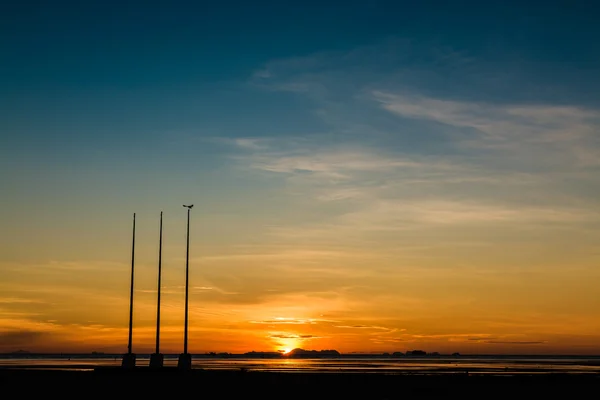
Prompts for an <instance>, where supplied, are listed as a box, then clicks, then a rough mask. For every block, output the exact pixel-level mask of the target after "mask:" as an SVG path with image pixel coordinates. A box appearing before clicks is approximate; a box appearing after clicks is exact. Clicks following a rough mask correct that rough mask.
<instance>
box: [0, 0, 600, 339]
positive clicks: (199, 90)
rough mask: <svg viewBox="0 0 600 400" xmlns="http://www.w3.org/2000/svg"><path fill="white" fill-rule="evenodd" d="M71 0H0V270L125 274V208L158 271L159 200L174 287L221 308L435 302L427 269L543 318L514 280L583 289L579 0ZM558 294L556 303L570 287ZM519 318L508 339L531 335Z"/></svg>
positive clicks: (598, 114)
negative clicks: (290, 302) (183, 273)
mask: <svg viewBox="0 0 600 400" xmlns="http://www.w3.org/2000/svg"><path fill="white" fill-rule="evenodd" d="M84 3H85V4H80V2H61V1H57V2H29V1H21V2H14V4H11V5H3V6H2V11H1V13H0V14H1V15H2V16H1V17H0V18H1V21H2V23H1V24H0V51H1V53H0V54H2V60H3V61H2V62H1V63H0V88H1V89H0V107H1V109H2V110H3V112H2V115H1V116H0V134H1V135H2V136H1V139H2V141H1V143H2V146H0V166H1V171H0V184H1V186H2V187H3V188H4V189H5V190H3V195H2V197H1V202H2V204H1V206H2V207H1V208H0V218H1V219H2V221H3V229H2V231H1V232H0V234H1V238H2V241H1V243H2V245H1V246H2V247H1V250H2V252H1V254H2V260H0V261H1V262H2V263H3V264H2V265H3V267H1V268H3V269H5V271H15V270H16V269H15V268H17V267H15V265H21V266H29V267H31V268H33V269H34V270H35V268H37V267H39V266H40V265H42V266H43V265H48V266H49V267H48V271H53V268H55V266H56V263H61V262H64V263H70V264H68V265H69V267H68V268H72V266H73V265H76V266H81V265H82V264H81V263H84V264H85V265H86V268H85V270H86V271H87V270H88V269H91V270H92V271H95V272H92V273H91V275H90V279H91V281H90V282H92V281H93V277H94V276H98V275H94V273H96V274H101V272H100V271H101V270H102V268H104V267H105V266H106V263H110V262H113V263H124V265H126V264H127V258H128V257H129V246H130V243H129V234H130V231H129V228H130V219H131V214H132V213H133V212H137V213H138V221H139V222H138V227H139V229H140V233H139V234H140V235H141V237H140V240H139V246H141V247H140V263H141V264H142V265H145V266H146V267H145V268H147V270H145V271H146V272H148V271H153V268H154V264H155V247H156V243H155V238H156V228H157V218H158V213H159V212H160V211H161V210H163V211H164V212H165V219H166V230H167V232H168V233H169V235H168V236H167V238H166V246H167V250H166V253H165V254H166V257H167V264H168V263H171V264H177V263H181V256H182V248H183V247H182V246H183V244H184V241H183V240H184V237H183V234H184V232H185V231H184V225H183V224H184V222H185V210H183V209H182V208H181V204H184V203H185V204H186V203H195V204H196V205H197V206H196V208H194V210H193V221H194V226H193V227H192V233H193V237H194V238H196V240H194V241H193V249H194V250H193V251H192V254H195V262H196V263H197V264H199V265H200V266H201V268H200V270H199V272H197V274H198V275H197V277H196V279H198V280H200V281H202V283H201V284H198V286H199V287H200V286H201V285H202V287H207V288H208V287H210V288H218V289H219V291H218V293H217V294H215V296H216V297H214V298H210V300H211V301H214V302H216V303H218V304H219V305H220V306H223V307H225V305H227V304H229V303H228V300H227V293H229V294H231V293H236V295H235V296H233V295H232V296H233V297H235V299H234V300H232V301H233V303H235V302H238V301H239V302H240V303H244V304H245V303H248V302H250V303H252V302H256V303H260V304H263V303H264V304H263V305H264V306H265V307H266V309H269V307H271V308H273V307H274V308H273V309H277V304H284V303H285V301H283V300H281V299H279V300H281V301H283V303H281V302H280V303H278V302H277V301H279V300H277V298H275V299H273V298H272V295H271V294H270V293H273V291H274V290H275V292H277V293H280V292H281V293H282V294H281V295H282V296H283V295H284V294H285V295H288V296H291V295H292V294H298V293H309V292H310V290H312V289H314V288H315V287H317V288H319V290H321V289H323V287H325V286H327V287H329V286H331V293H333V295H334V296H338V297H339V298H340V299H344V300H347V301H349V302H350V304H354V303H352V301H358V300H357V299H359V298H361V296H365V295H370V294H371V293H372V292H373V291H375V292H381V293H383V294H389V295H390V296H391V297H393V295H392V293H396V292H397V291H398V290H399V288H402V283H397V284H395V285H396V286H394V285H392V284H389V282H388V279H387V277H390V276H396V275H398V276H401V277H404V278H403V279H405V278H406V274H411V273H415V274H416V276H419V277H421V278H422V279H423V282H424V283H423V282H421V283H422V284H423V285H426V283H427V280H431V279H433V281H432V282H430V283H431V284H432V285H433V286H434V287H437V288H438V289H439V290H440V293H450V292H451V290H450V289H449V287H446V286H444V285H446V284H445V283H442V281H440V282H438V281H436V278H435V277H439V279H442V278H444V279H446V278H447V279H448V280H447V281H445V282H460V281H465V282H471V280H472V279H475V280H478V279H480V278H481V277H485V279H488V278H489V277H493V279H492V278H490V280H489V281H487V280H486V281H485V282H484V283H482V282H481V281H477V282H478V284H479V285H481V286H479V289H477V290H475V291H474V292H473V293H472V295H473V299H475V300H473V301H480V300H481V297H482V296H483V297H485V296H486V295H485V294H484V292H485V290H486V288H487V289H489V292H490V293H491V292H494V290H497V291H498V292H502V291H503V293H504V292H506V290H507V287H504V286H502V285H504V284H506V285H508V283H507V282H512V283H515V282H516V283H518V285H517V287H518V288H519V289H514V290H516V291H517V292H518V293H517V294H516V297H515V298H519V296H526V294H527V293H529V295H530V297H531V296H533V298H536V297H535V295H534V294H535V293H538V295H539V297H538V298H539V303H535V301H534V302H533V303H532V305H531V307H532V310H534V311H535V312H538V313H541V315H543V316H549V315H550V314H552V313H554V314H556V313H557V312H559V311H560V310H559V309H560V308H561V307H563V306H561V304H560V303H558V302H555V300H552V299H550V300H549V298H548V296H547V295H544V294H543V293H544V290H546V289H548V288H547V287H546V288H544V287H538V288H537V289H532V288H531V287H524V286H519V285H520V284H521V283H520V282H522V280H523V279H530V278H531V277H532V276H535V277H536V279H538V280H541V281H544V279H546V280H545V281H544V282H559V281H560V280H565V279H566V280H567V281H568V278H566V276H578V277H579V278H580V279H583V280H587V281H588V282H590V281H593V279H595V278H596V277H597V273H596V272H594V270H593V268H592V267H593V266H594V265H597V262H598V261H600V259H599V258H598V257H599V254H598V251H597V249H596V248H595V247H594V246H595V245H594V243H597V239H598V233H597V226H598V225H597V224H598V222H600V215H599V213H598V210H600V207H598V206H599V204H598V200H597V199H598V195H599V194H600V187H599V185H598V178H597V177H598V172H599V168H600V137H599V134H598V132H599V126H600V98H599V97H598V93H600V78H599V76H600V75H599V74H598V71H599V70H600V51H598V49H597V46H596V41H597V38H598V37H600V28H598V24H596V23H595V22H596V21H595V19H596V16H597V15H598V12H599V11H600V10H599V9H598V6H597V5H593V4H592V2H583V1H572V2H558V1H550V2H543V3H542V2H510V1H503V2H495V1H491V2H485V3H482V2H454V3H450V2H441V1H440V2H434V1H424V2H418V3H413V2H401V1H395V2H394V1H369V2H365V1H347V2H343V3H342V2H310V1H306V2H275V1H271V2H267V1H256V2H241V1H237V2H234V1H219V2H177V1H171V2H148V1H146V2H127V1H125V2H111V1H103V2H95V1H88V2H84ZM32 249H35V250H32ZM373 252H374V253H373ZM349 255H351V260H347V257H348V256H349ZM490 255H493V256H494V257H491V258H490V257H489V256H490ZM72 263H74V264H72ZM248 265H253V266H254V269H253V273H250V272H248V270H246V269H245V268H246V266H248ZM365 265H369V266H371V267H370V268H371V270H370V272H369V273H367V275H364V272H360V271H361V269H362V268H364V267H365ZM35 266H37V267H35ZM65 268H66V267H65ZM73 268H75V267H73ZM143 268H144V267H143ZM307 268H308V269H307ZM569 268H575V269H576V272H573V271H571V270H570V269H569ZM548 270H550V271H552V272H551V273H550V272H547V271H548ZM57 271H58V270H57ZM344 271H345V272H344ZM431 271H438V272H439V274H437V273H434V275H432V272H431ZM507 271H511V272H510V274H513V275H510V274H509V277H508V278H507V277H506V276H505V275H504V274H506V273H507ZM544 271H546V272H544ZM48 273H51V272H48ZM544 273H548V274H550V275H547V276H546V275H543V274H544ZM119 274H120V273H117V272H115V271H113V275H114V277H115V280H116V281H115V282H117V281H118V282H119V285H124V284H125V283H127V282H125V280H126V279H124V277H126V276H127V271H126V269H124V271H123V275H119ZM150 274H151V273H150ZM419 274H422V275H419ZM436 274H437V275H436ZM113 275H111V276H113ZM52 276H54V277H55V278H53V279H57V278H56V276H55V275H52ZM145 276H151V275H148V274H146V275H145ZM176 276H177V275H174V276H173V280H174V281H175V280H176ZM117 277H119V278H118V280H117ZM289 277H293V278H294V279H293V280H294V281H293V283H290V282H288V281H286V279H287V278H289ZM319 277H322V279H321V278H319ZM524 277H527V278H524ZM11 279H12V280H9V281H8V282H9V283H8V284H7V285H9V286H10V287H11V288H13V289H11V290H13V291H14V296H15V297H19V296H22V293H21V294H19V293H20V292H18V290H17V289H14V288H16V287H18V286H19V285H18V283H19V282H21V279H23V277H21V276H19V275H11ZM40 279H42V278H40ZM48 279H49V281H52V279H50V278H48ZM144 279H145V280H144ZM244 279H245V281H244ZM415 279H416V278H415ZM481 279H483V278H481ZM495 279H496V280H495ZM167 281H168V278H167ZM242 281H244V282H246V284H247V285H248V286H247V287H248V289H247V292H244V291H243V290H241V289H240V285H242V283H241V282H242ZM261 282H262V283H261ZM333 282H335V283H333ZM358 282H362V283H364V284H365V285H367V286H366V288H365V287H362V286H361V285H360V284H359V283H358ZM365 282H366V283H365ZM405 282H406V281H405ZM491 282H495V283H493V284H492V283H491ZM499 282H500V283H499ZM367 283H368V284H367ZM152 284H153V280H152V278H151V277H146V278H142V285H145V286H143V288H145V290H146V289H147V290H151V289H152ZM330 284H331V285H330ZM486 284H487V285H491V286H489V287H488V286H486ZM90 285H91V283H90ZM397 285H400V286H397ZM436 285H438V286H436ZM494 285H496V286H494ZM498 285H499V286H498ZM577 285H578V284H575V283H572V284H571V286H569V285H567V286H566V287H565V288H563V289H561V290H563V291H564V293H563V295H564V296H567V293H571V294H572V293H575V292H578V291H579V293H587V292H586V290H591V288H587V287H585V288H582V287H579V286H577ZM492 286H493V287H492ZM91 287H93V285H92V286H91ZM123 287H124V286H123ZM356 287H362V289H356V290H357V292H353V290H354V289H352V288H356ZM415 287H419V285H418V284H417V285H416V286H415ZM117 288H119V289H120V288H121V286H118V287H117ZM274 288H276V289H274ZM311 288H312V289H311ZM349 288H350V289H349ZM234 289H235V290H234ZM501 289H502V290H501ZM555 289H556V288H554V289H553V290H555ZM7 290H8V289H7ZM94 290H99V291H100V292H102V290H105V289H101V288H98V287H96V288H95V289H94ZM140 290H141V289H140ZM215 290H216V289H215ZM323 290H325V289H323ZM511 290H512V289H511ZM519 290H521V292H519ZM535 290H538V292H536V291H535ZM508 292H510V290H509V291H508ZM117 293H121V292H117ZM177 293H178V292H177ZM532 293H534V294H532ZM590 293H591V292H590ZM122 294H125V295H126V292H125V291H123V293H122ZM120 295H121V294H116V296H120ZM513 295H514V293H513ZM203 296H204V295H203ZM207 296H208V295H207ZM236 296H237V297H236ZM414 296H416V297H415V298H413V299H404V300H406V301H407V302H408V303H410V304H415V303H414V301H416V300H415V299H420V300H419V301H424V302H428V301H433V302H434V303H435V301H446V300H443V299H440V298H437V297H436V296H438V295H436V296H434V297H435V299H433V298H423V297H422V296H423V295H420V294H414ZM420 296H421V297H420ZM209 297H210V296H209ZM238 297H239V298H238ZM265 298H268V299H270V300H269V301H266V300H264V299H265ZM523 298H525V297H523ZM203 299H204V297H203ZM577 299H579V300H581V301H580V302H578V301H579V300H577ZM577 299H575V300H572V301H571V302H567V303H568V304H569V306H570V307H572V309H573V310H584V311H585V310H588V309H587V308H586V307H587V305H589V302H585V301H584V300H583V299H581V298H577ZM488 300H489V299H488ZM542 300H546V301H548V303H544V302H543V301H542ZM395 301H397V302H400V303H402V299H396V300H395ZM457 301H458V300H457ZM511 301H512V300H510V299H509V298H508V297H506V298H504V297H502V296H500V297H499V298H496V299H494V300H489V302H491V303H493V304H491V303H486V302H485V301H484V302H483V304H487V305H489V306H490V307H491V308H490V310H497V311H498V310H502V312H500V311H498V313H499V314H498V315H500V314H502V313H503V312H505V311H506V310H508V309H510V308H511V307H513V306H514V304H513V303H511ZM261 302H263V303H261ZM411 302H412V303H411ZM400 303H399V304H400ZM408 303H407V304H408ZM450 303H451V302H450ZM18 304H21V303H18ZM336 304H337V303H336ZM344 304H346V303H344ZM375 304H378V306H380V307H381V309H382V310H388V308H386V306H385V305H384V304H385V303H381V304H379V303H373V304H371V305H370V306H365V307H367V308H368V307H375ZM586 304H587V305H586ZM346 305H347V304H346ZM332 307H333V306H332ZM348 307H350V306H348ZM494 307H495V308H494ZM536 307H537V308H536ZM552 307H554V308H552ZM342 308H343V307H342ZM359 308H360V307H359ZM392 308H393V307H392ZM392 308H389V310H390V311H389V312H390V313H391V312H392V311H391V310H392ZM13 311H14V310H13ZM313 311H314V310H313ZM471 311H472V312H473V313H475V314H477V312H479V311H478V310H477V309H473V310H471ZM584 311H581V312H582V313H583V314H582V315H584V316H585V317H586V318H587V317H588V316H590V315H591V314H590V311H589V310H588V311H585V312H584ZM11 312H12V311H11ZM315 312H316V311H315ZM364 312H365V313H366V312H367V311H364ZM532 312H533V311H532ZM307 313H308V311H307ZM524 313H526V312H525V311H524ZM308 314H310V313H308ZM308 314H306V315H304V317H309V315H308ZM69 315H70V314H69ZM502 315H504V314H502ZM523 315H525V314H523ZM271 317H272V316H271ZM521 317H522V319H518V323H525V322H524V321H527V320H528V317H523V316H521ZM521 317H519V318H521ZM32 318H35V317H32ZM252 318H256V316H252ZM265 318H266V317H265ZM356 318H358V317H356ZM382 318H383V317H382ZM386 318H387V317H386ZM515 318H516V317H515ZM565 318H566V317H565ZM582 318H583V317H582ZM67 319H68V318H67ZM53 320H54V319H53ZM577 321H579V322H581V321H587V319H585V318H583V319H581V320H577ZM104 322H105V323H106V324H108V323H109V322H107V321H104ZM513 322H514V321H513ZM571 322H572V323H573V324H575V325H574V326H579V325H577V323H576V322H573V321H571ZM111 323H113V322H111ZM356 323H361V322H360V321H358V322H356ZM395 323H397V324H400V322H398V321H396V322H395ZM514 323H515V324H517V325H518V323H517V322H514ZM581 323H582V324H583V322H581ZM400 325H401V324H400ZM400 325H397V326H396V328H393V329H401V328H400ZM423 326H429V325H427V324H425V325H423ZM515 326H516V325H515ZM582 326H583V325H582ZM589 326H592V325H589ZM479 327H480V328H481V329H483V330H485V329H487V328H486V327H485V326H484V325H481V326H479ZM542 328H543V327H541V325H540V326H535V327H533V328H531V329H533V330H532V331H533V332H534V334H532V335H533V336H532V337H530V338H527V339H526V340H525V339H523V340H522V342H523V343H525V342H532V341H534V342H535V341H536V340H538V339H539V341H540V343H542V342H543V343H546V340H549V341H550V342H552V340H554V339H552V338H551V339H547V338H545V336H544V337H543V338H542V339H540V337H542V336H543V332H545V331H544V330H543V329H542ZM391 329H392V328H391ZM478 329H479V328H478ZM536 329H538V330H536ZM548 329H549V331H552V332H554V333H556V332H559V330H558V328H556V327H555V326H552V327H550V328H548ZM586 329H591V328H589V327H588V328H585V327H582V328H581V329H580V330H579V331H574V333H573V332H570V333H569V334H571V335H584V336H585V335H587V334H588V333H586V332H587V331H586ZM535 332H538V333H539V335H538V336H535V335H536V333H535ZM429 333H430V334H432V335H434V333H431V332H429ZM479 333H481V331H479ZM440 334H441V333H438V335H440ZM445 334H446V333H444V335H445ZM468 334H469V333H468V332H467V333H464V332H462V333H460V332H459V333H457V335H458V336H457V337H467V336H468ZM501 334H502V335H505V336H506V338H507V339H506V341H507V342H513V343H519V340H521V339H519V338H518V337H517V338H514V337H512V336H511V335H513V334H512V333H511V332H509V331H503V332H501ZM557 334H558V333H557ZM277 335H278V334H275V335H274V337H277ZM421 335H423V333H421ZM460 335H463V336H460ZM490 335H491V334H490ZM434 336H435V335H434ZM434 336H431V337H434ZM415 337H417V336H415ZM435 337H436V338H439V337H442V336H435ZM444 337H445V336H444ZM490 337H491V336H490ZM570 337H575V336H570ZM594 338H596V339H593V340H592V342H593V343H595V344H594V345H597V344H598V343H600V338H597V337H596V336H594ZM380 339H381V338H380ZM381 340H383V341H382V342H377V343H376V344H378V345H382V343H383V344H385V343H388V342H385V340H384V339H381ZM403 340H404V339H403ZM590 340H591V339H590ZM594 340H597V342H594ZM592 342H590V343H592ZM348 343H354V342H352V341H350V342H348ZM552 343H554V342H552ZM556 343H558V342H556ZM556 343H554V344H555V345H556V346H558V344H556ZM561 343H563V342H561ZM586 343H587V342H586ZM355 345H356V344H355V343H354V344H352V345H351V346H355ZM561 345H562V344H561ZM349 346H350V345H349ZM351 346H350V347H351ZM590 346H591V344H590ZM350 347H349V348H350ZM555 348H558V347H555Z"/></svg>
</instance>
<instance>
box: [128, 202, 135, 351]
mask: <svg viewBox="0 0 600 400" xmlns="http://www.w3.org/2000/svg"><path fill="white" fill-rule="evenodd" d="M134 265H135V213H133V240H132V245H131V288H130V291H129V342H128V344H127V352H128V353H129V354H131V341H132V333H133V277H134V274H133V269H134Z"/></svg>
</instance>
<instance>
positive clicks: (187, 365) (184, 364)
mask: <svg viewBox="0 0 600 400" xmlns="http://www.w3.org/2000/svg"><path fill="white" fill-rule="evenodd" d="M183 206H184V207H187V209H188V211H187V246H186V249H185V323H184V327H183V353H182V354H180V355H179V361H178V362H177V366H178V367H179V368H181V369H183V370H190V369H191V368H192V355H191V354H189V353H188V293H189V288H190V284H189V283H190V211H191V210H192V207H194V205H193V204H191V205H189V206H186V205H185V204H184V205H183Z"/></svg>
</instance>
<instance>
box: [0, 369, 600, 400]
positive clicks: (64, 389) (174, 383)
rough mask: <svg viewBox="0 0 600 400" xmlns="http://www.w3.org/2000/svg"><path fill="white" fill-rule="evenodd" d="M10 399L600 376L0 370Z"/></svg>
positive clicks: (295, 393)
mask: <svg viewBox="0 0 600 400" xmlns="http://www.w3.org/2000/svg"><path fill="white" fill-rule="evenodd" d="M0 385H1V387H2V388H3V389H4V391H5V392H6V391H10V392H12V393H14V394H15V395H17V394H22V395H24V396H25V397H27V398H29V396H44V397H47V396H55V395H56V396H61V397H62V398H75V397H93V398H97V397H98V396H102V397H115V398H121V397H122V396H124V395H127V396H134V397H135V398H144V397H146V396H148V397H151V398H155V397H157V396H165V397H167V398H172V397H173V396H179V395H181V396H186V397H188V396H189V397H191V398H193V397H197V398H215V399H230V398H231V399H242V398H260V399H266V398H268V399H271V398H272V399H284V398H306V399H350V398H352V399H354V398H357V399H394V398H428V397H429V396H431V395H436V396H449V397H451V398H455V397H459V396H460V397H466V396H468V397H469V398H475V397H477V398H494V399H498V398H503V397H515V396H517V397H521V396H525V395H526V396H534V398H540V397H541V396H548V397H550V398H557V397H563V396H567V397H573V396H576V397H579V396H584V395H586V394H587V393H596V392H597V390H598V389H600V375H599V374H558V373H550V374H515V375H511V374H503V375H493V374H468V373H465V372H462V373H452V374H430V375H416V374H389V375H388V374H382V373H373V374H367V373H281V372H255V371H245V372H244V371H209V370H191V371H179V370H178V369H177V368H163V369H160V370H153V369H150V368H147V367H137V368H135V369H133V370H123V369H121V368H118V367H117V368H110V367H107V368H97V369H96V370H94V371H78V370H75V369H67V370H53V369H26V368H2V369H0Z"/></svg>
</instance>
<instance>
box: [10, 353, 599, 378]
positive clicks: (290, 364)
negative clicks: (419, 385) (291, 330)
mask: <svg viewBox="0 0 600 400" xmlns="http://www.w3.org/2000/svg"><path fill="white" fill-rule="evenodd" d="M148 363H149V358H148V357H144V356H139V355H138V359H137V365H138V366H147V365H148ZM120 364H121V358H120V356H117V357H106V358H98V357H94V358H85V357H71V358H64V357H56V358H50V357H48V358H43V357H31V358H0V367H3V368H6V367H17V368H36V369H37V368H52V369H78V370H92V369H93V368H94V367H96V366H119V365H120ZM164 365H165V366H176V365H177V356H165V362H164ZM192 366H193V368H199V369H200V368H202V369H210V370H216V369H221V370H240V369H245V370H248V371H278V372H324V373H326V372H362V373H364V372H368V373H418V374H424V373H459V372H465V371H468V372H469V373H471V374H473V373H494V374H498V373H510V374H514V373H600V357H588V358H583V357H572V358H569V357H556V358H550V357H540V358H535V357H514V358H513V357H511V358H508V357H486V356H478V357H468V356H462V357H447V358H445V357H435V358H432V357H429V358H412V357H411V358H379V357H372V358H371V357H356V358H353V357H341V358H331V359H256V358H243V357H236V358H207V357H197V358H193V362H192Z"/></svg>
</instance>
